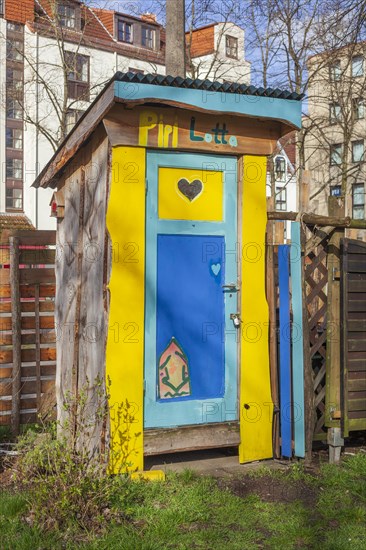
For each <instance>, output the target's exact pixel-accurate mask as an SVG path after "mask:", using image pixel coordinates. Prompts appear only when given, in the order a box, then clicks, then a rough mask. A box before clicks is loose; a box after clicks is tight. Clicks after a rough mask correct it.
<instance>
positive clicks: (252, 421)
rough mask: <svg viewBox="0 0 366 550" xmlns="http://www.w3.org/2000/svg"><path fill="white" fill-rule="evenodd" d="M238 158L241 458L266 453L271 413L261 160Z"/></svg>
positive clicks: (264, 163) (255, 457) (268, 452)
mask: <svg viewBox="0 0 366 550" xmlns="http://www.w3.org/2000/svg"><path fill="white" fill-rule="evenodd" d="M243 162H244V166H243V198H242V200H243V203H242V204H243V206H242V219H243V222H242V242H241V251H242V257H241V260H242V276H241V279H242V284H241V289H242V290H241V319H242V326H241V331H242V332H241V372H240V440H241V443H240V447H239V460H240V462H241V463H243V462H251V461H253V460H260V459H265V458H271V457H272V417H273V403H272V398H271V387H270V370H269V349H268V324H269V313H268V304H267V301H266V296H265V232H266V223H267V208H266V166H267V159H266V157H255V156H249V155H246V156H245V157H244V160H243Z"/></svg>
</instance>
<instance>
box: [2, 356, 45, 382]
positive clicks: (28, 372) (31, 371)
mask: <svg viewBox="0 0 366 550" xmlns="http://www.w3.org/2000/svg"><path fill="white" fill-rule="evenodd" d="M12 371H13V369H12V366H11V365H9V364H7V365H0V380H1V379H3V378H11V375H12ZM55 374H56V361H52V362H47V363H42V362H41V377H44V376H47V377H50V376H53V377H54V376H55ZM21 376H22V378H24V377H29V376H36V365H35V363H33V364H31V365H24V364H23V365H22V372H21Z"/></svg>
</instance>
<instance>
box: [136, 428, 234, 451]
mask: <svg viewBox="0 0 366 550" xmlns="http://www.w3.org/2000/svg"><path fill="white" fill-rule="evenodd" d="M239 443H240V433H239V423H238V422H223V423H219V424H201V425H195V426H182V427H179V428H169V429H159V430H145V431H144V454H145V455H146V456H150V455H156V454H167V453H174V452H178V451H180V452H184V451H192V450H198V449H209V448H216V447H236V446H238V445H239Z"/></svg>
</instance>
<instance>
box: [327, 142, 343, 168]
mask: <svg viewBox="0 0 366 550" xmlns="http://www.w3.org/2000/svg"><path fill="white" fill-rule="evenodd" d="M342 155H343V145H342V144H341V143H337V144H335V145H331V146H330V164H331V166H334V165H337V164H341V163H342Z"/></svg>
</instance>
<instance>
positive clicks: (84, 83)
mask: <svg viewBox="0 0 366 550" xmlns="http://www.w3.org/2000/svg"><path fill="white" fill-rule="evenodd" d="M65 62H66V64H67V71H68V74H67V80H68V86H67V93H68V97H69V98H71V99H81V100H83V101H89V92H90V90H89V57H87V56H86V55H80V54H75V53H72V52H65Z"/></svg>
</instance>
